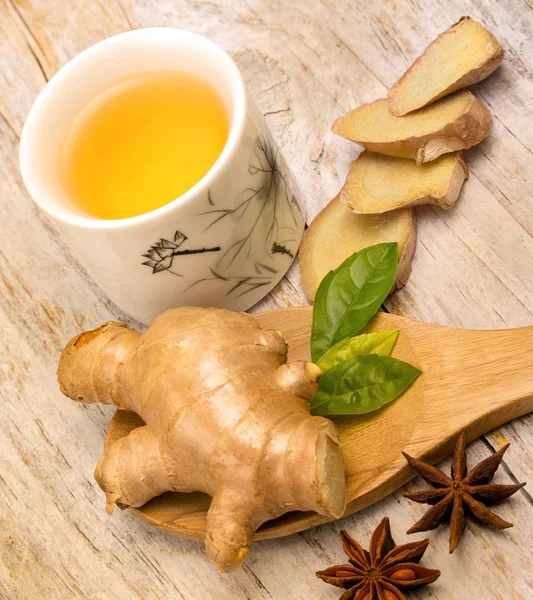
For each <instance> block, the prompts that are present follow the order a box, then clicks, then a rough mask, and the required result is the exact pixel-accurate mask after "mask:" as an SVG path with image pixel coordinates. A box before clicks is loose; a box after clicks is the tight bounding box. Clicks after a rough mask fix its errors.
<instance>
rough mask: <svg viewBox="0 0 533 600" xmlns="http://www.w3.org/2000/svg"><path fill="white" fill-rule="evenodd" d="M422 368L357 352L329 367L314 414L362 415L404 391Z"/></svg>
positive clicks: (388, 358) (393, 359)
mask: <svg viewBox="0 0 533 600" xmlns="http://www.w3.org/2000/svg"><path fill="white" fill-rule="evenodd" d="M421 372H422V371H420V370H419V369H417V368H416V367H413V366H411V365H409V364H407V363H405V362H402V361H401V360H397V359H395V358H391V357H389V356H379V355H378V354H366V355H362V356H354V357H353V358H350V359H349V360H346V361H344V362H342V363H339V364H338V365H337V366H336V367H333V369H330V370H329V371H326V372H325V373H324V375H322V377H321V378H320V381H319V382H318V390H317V393H316V394H315V397H314V398H313V400H312V402H311V414H312V415H362V414H365V413H369V412H373V411H375V410H378V409H379V408H381V407H382V406H384V405H385V404H388V403H389V402H392V400H394V399H395V398H397V397H398V396H399V395H400V394H402V393H403V392H404V391H405V390H406V389H407V388H408V387H409V386H410V385H411V383H413V381H414V380H415V379H416V378H417V377H418V376H419V375H420V374H421Z"/></svg>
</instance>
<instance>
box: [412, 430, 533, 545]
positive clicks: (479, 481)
mask: <svg viewBox="0 0 533 600" xmlns="http://www.w3.org/2000/svg"><path fill="white" fill-rule="evenodd" d="M509 445H510V444H506V445H505V446H504V447H503V448H502V449H501V450H498V452H496V453H494V454H493V455H492V456H489V458H486V459H485V460H483V461H481V462H480V463H479V464H478V465H477V466H476V467H474V468H473V469H472V470H471V471H470V473H468V475H467V472H468V470H467V464H466V443H465V432H464V431H463V432H462V433H461V434H460V435H459V438H458V439H457V444H456V446H455V450H454V453H453V459H452V473H451V477H448V476H447V475H446V474H445V473H443V472H442V471H440V470H439V469H437V468H435V467H433V466H431V465H429V464H428V463H425V462H423V461H421V460H417V459H416V458H413V457H412V456H409V455H408V454H406V453H405V452H404V453H403V455H404V456H405V458H406V459H407V460H408V462H409V464H410V465H411V466H412V467H413V469H415V470H416V471H417V473H418V474H419V475H420V476H421V477H423V478H424V479H425V480H426V481H427V482H428V483H430V484H431V485H432V486H433V487H434V488H435V489H429V490H424V491H422V492H412V493H409V494H404V497H405V498H408V499H409V500H414V502H420V503H422V504H431V505H433V506H432V507H431V508H430V509H429V510H428V512H427V513H426V514H425V515H424V516H423V517H422V518H421V519H420V521H418V522H417V523H415V524H414V525H413V526H412V527H411V529H409V531H408V532H407V533H418V532H419V531H429V530H431V529H436V528H437V527H438V526H439V525H440V524H441V523H442V522H443V521H447V520H448V518H449V519H450V554H451V553H452V552H453V551H454V550H455V549H456V548H457V546H458V544H459V540H460V539H461V536H462V534H463V531H464V528H465V515H466V514H469V515H471V516H473V517H474V518H475V519H477V520H478V521H480V522H481V523H484V524H485V525H489V526H490V527H495V528H496V529H506V528H507V527H512V526H513V525H512V523H508V522H507V521H504V520H503V519H501V518H500V517H498V516H497V515H495V514H494V513H493V512H492V511H491V510H489V509H488V508H487V506H486V505H487V504H492V503H494V502H498V501H499V500H504V499H505V498H509V496H511V495H512V494H514V493H515V492H517V491H518V490H519V489H520V488H521V487H523V486H524V485H526V484H525V483H517V484H514V485H498V484H494V483H492V484H491V483H489V482H490V481H491V479H492V478H493V477H494V474H495V473H496V471H497V469H498V467H499V466H500V463H501V461H502V458H503V455H504V454H505V451H506V450H507V448H509Z"/></svg>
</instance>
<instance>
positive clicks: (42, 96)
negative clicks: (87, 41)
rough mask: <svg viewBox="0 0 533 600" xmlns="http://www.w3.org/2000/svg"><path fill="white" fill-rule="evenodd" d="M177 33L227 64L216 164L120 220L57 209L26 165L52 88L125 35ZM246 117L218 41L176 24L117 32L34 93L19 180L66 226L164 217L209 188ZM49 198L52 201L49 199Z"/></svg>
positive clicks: (239, 85) (238, 80)
mask: <svg viewBox="0 0 533 600" xmlns="http://www.w3.org/2000/svg"><path fill="white" fill-rule="evenodd" d="M160 35H166V36H169V35H170V36H176V35H177V36H180V37H186V38H189V40H190V41H191V43H196V44H198V45H203V46H204V47H207V48H210V49H211V50H213V51H214V52H215V53H216V54H218V55H219V57H220V59H221V61H222V62H224V63H225V64H226V65H227V67H228V70H227V73H228V83H229V85H230V89H231V96H232V102H233V115H232V119H231V124H230V129H229V134H228V139H227V140H226V143H225V145H224V148H223V149H222V152H221V153H220V155H219V156H218V158H217V160H216V161H215V163H214V164H213V165H212V167H211V168H210V169H209V171H208V172H207V173H206V174H205V175H204V176H203V177H202V178H201V179H200V180H199V181H198V182H196V183H195V184H194V185H193V186H192V187H191V188H190V189H188V190H187V191H186V192H184V193H183V194H181V196H178V197H177V198H174V200H171V201H170V202H168V203H167V204H164V205H163V206H160V207H159V208H156V209H153V210H151V211H149V212H146V213H142V214H140V215H135V216H132V217H125V218H122V219H99V218H98V217H92V216H90V215H84V214H81V213H75V212H72V211H68V210H57V209H56V207H55V202H54V201H53V200H52V199H51V197H50V194H49V193H48V192H47V190H46V189H44V186H41V185H40V184H39V182H37V181H36V180H35V179H34V176H33V173H32V167H31V165H30V164H29V152H30V147H31V136H32V134H33V133H34V129H35V128H36V127H37V125H36V121H37V119H38V118H39V113H40V111H41V108H42V106H43V104H45V103H46V101H47V99H48V98H49V96H50V94H51V93H52V92H53V90H54V88H55V87H56V86H57V85H58V84H60V83H61V82H63V80H65V79H66V78H67V77H69V76H70V74H71V73H72V72H73V71H74V70H75V69H77V68H78V67H79V66H80V65H81V64H82V63H83V62H85V61H86V60H87V59H90V58H91V57H93V56H94V55H95V54H97V53H99V52H101V51H102V49H104V48H105V47H107V46H110V47H112V46H113V45H114V44H117V43H120V42H122V41H123V40H125V39H126V38H139V37H140V38H142V37H146V39H148V40H149V39H150V37H151V36H160ZM245 117H246V90H245V86H244V81H243V79H242V75H241V72H240V71H239V68H238V67H237V65H236V64H235V62H234V60H233V59H232V58H231V56H230V55H229V54H228V53H227V52H226V51H225V50H223V49H222V48H221V47H220V46H218V44H216V43H215V42H213V41H212V40H210V39H209V38H207V37H205V36H203V35H201V34H199V33H196V32H193V31H188V30H186V29H178V28H175V27H146V28H142V29H135V30H132V31H126V32H123V33H119V34H117V35H114V36H111V37H109V38H106V39H105V40H102V41H100V42H97V43H96V44H93V45H92V46H90V47H89V48H87V49H85V50H83V51H82V52H81V53H80V54H78V55H77V56H75V57H74V58H72V59H71V60H70V61H69V62H68V63H66V64H65V65H64V66H63V67H62V68H61V69H60V70H59V71H58V72H57V73H56V74H55V75H54V76H53V77H52V78H51V79H50V80H49V81H48V83H47V84H46V85H45V87H44V88H43V89H42V90H41V92H40V93H39V95H38V96H37V98H36V100H35V102H34V103H33V105H32V107H31V109H30V112H29V113H28V116H27V118H26V121H25V123H24V127H23V129H22V134H21V137H20V147H19V166H20V172H21V175H22V180H23V182H24V185H25V186H26V189H27V190H28V192H29V194H30V196H31V197H32V199H33V201H34V202H35V203H36V204H37V205H38V206H39V207H40V208H41V209H42V210H44V211H45V212H46V213H47V214H49V215H50V216H52V217H54V218H55V219H57V220H58V221H61V222H63V223H66V224H69V225H75V226H79V227H83V228H86V229H117V228H125V227H130V226H133V225H138V224H139V223H142V222H145V221H147V220H150V219H153V218H158V217H161V216H164V215H165V214H166V213H170V212H171V211H173V210H174V209H175V208H176V207H177V206H181V205H184V204H186V203H187V202H189V201H191V200H192V199H193V198H194V197H195V196H196V195H197V194H198V192H201V191H202V190H204V189H206V188H209V186H210V184H211V183H212V182H213V180H214V179H215V178H216V176H217V175H218V174H219V173H220V172H221V171H222V170H223V169H224V167H225V166H226V164H227V163H228V162H229V161H230V160H231V158H232V156H233V155H234V154H235V150H236V148H237V146H238V143H239V141H240V140H241V138H242V136H243V132H244V126H245ZM48 200H51V201H48Z"/></svg>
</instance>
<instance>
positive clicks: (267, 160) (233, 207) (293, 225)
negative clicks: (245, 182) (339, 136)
mask: <svg viewBox="0 0 533 600" xmlns="http://www.w3.org/2000/svg"><path fill="white" fill-rule="evenodd" d="M248 174H249V175H251V176H252V178H253V179H252V182H253V183H252V184H251V185H249V187H247V188H246V189H244V190H243V191H242V192H241V193H240V194H238V195H237V197H236V198H234V199H233V202H231V203H229V202H228V203H225V202H222V201H219V200H218V199H217V198H216V197H215V195H214V194H213V193H212V191H211V190H209V192H208V194H207V199H206V208H205V210H203V211H202V212H199V213H198V214H197V215H196V217H195V218H197V219H202V220H203V221H204V222H205V226H204V229H203V231H204V233H206V235H208V236H209V234H210V233H211V232H214V231H215V230H217V229H220V228H224V227H227V224H228V222H233V223H234V222H239V221H241V220H242V219H245V220H246V221H247V222H248V223H249V224H248V226H247V228H246V229H244V230H243V231H242V233H241V234H240V235H239V236H238V238H237V239H236V240H231V242H230V243H228V245H227V246H225V247H221V246H219V245H217V246H212V247H209V245H207V244H205V242H202V243H203V244H204V245H203V247H199V246H200V245H201V244H197V247H194V246H193V247H192V248H186V249H184V248H183V244H185V242H186V241H187V240H188V238H187V236H186V235H185V234H184V233H182V232H180V231H176V232H175V234H174V239H173V241H170V240H168V239H165V238H161V239H160V240H159V241H158V242H155V243H154V244H153V245H152V246H151V247H150V249H149V250H148V251H147V252H146V253H145V254H143V258H145V259H147V260H145V261H144V262H143V263H142V264H143V265H145V266H147V267H150V268H151V269H152V273H153V274H158V273H162V272H168V273H170V274H172V275H177V276H182V274H181V273H180V272H179V267H176V266H175V259H176V258H177V257H186V256H188V255H193V254H201V253H205V252H212V253H214V255H213V261H212V263H211V265H209V267H208V269H207V271H206V272H205V273H202V274H200V276H199V277H198V278H197V279H194V280H192V281H189V282H186V283H185V284H184V287H183V289H182V293H184V292H187V291H188V290H190V289H192V288H194V287H197V286H201V285H206V284H208V282H212V281H218V282H219V283H220V282H227V285H226V286H225V288H226V289H225V294H226V295H230V294H234V293H235V294H237V295H238V296H243V295H245V294H247V293H249V292H253V291H255V290H257V289H259V288H261V287H264V286H269V285H270V286H271V285H272V284H273V282H275V281H276V280H277V279H279V276H280V275H279V274H280V273H281V272H285V271H286V269H287V268H288V266H289V264H290V263H291V262H292V260H293V259H294V256H295V255H296V252H297V249H298V244H299V241H300V237H301V230H302V227H303V217H302V214H301V212H300V208H299V206H298V203H297V200H296V196H295V193H294V192H293V189H294V184H293V182H292V181H291V176H290V173H289V170H288V169H287V166H286V165H285V161H284V159H283V157H282V156H281V154H280V153H279V151H278V150H277V149H276V147H275V145H274V144H273V143H272V142H271V141H270V139H269V134H268V133H267V132H263V133H262V135H260V136H259V137H258V138H257V140H256V148H255V152H254V157H253V160H252V161H251V163H250V164H249V165H248ZM250 216H252V218H250ZM280 223H281V224H282V225H280ZM239 231H241V230H239ZM180 260H181V258H180Z"/></svg>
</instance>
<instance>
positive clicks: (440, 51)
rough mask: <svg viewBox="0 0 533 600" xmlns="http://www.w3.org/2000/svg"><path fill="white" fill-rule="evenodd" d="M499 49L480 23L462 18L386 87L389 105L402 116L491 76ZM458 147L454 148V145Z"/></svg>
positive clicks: (493, 38) (500, 55) (468, 18)
mask: <svg viewBox="0 0 533 600" xmlns="http://www.w3.org/2000/svg"><path fill="white" fill-rule="evenodd" d="M502 60H503V48H502V46H501V44H500V42H498V40H497V39H496V38H495V37H494V36H493V35H492V34H491V33H490V31H488V30H487V29H486V28H485V27H483V25H481V23H478V22H477V21H474V20H473V19H471V18H470V17H463V18H462V19H461V20H460V21H459V22H458V23H456V24H455V25H453V26H452V27H450V28H449V29H448V30H447V31H445V32H444V33H441V35H439V37H438V38H437V39H436V40H434V41H433V42H432V43H431V44H430V45H429V46H428V47H427V48H426V50H425V51H424V53H423V54H422V55H421V56H419V57H418V58H417V59H416V60H415V61H414V62H413V64H412V65H411V66H410V67H409V69H407V71H406V72H405V73H404V74H403V75H402V77H401V78H400V79H399V80H398V81H397V82H396V83H395V84H394V85H393V86H392V87H391V89H390V90H389V98H390V101H389V108H390V110H391V112H393V113H394V114H395V115H397V116H399V117H400V116H403V115H406V114H408V113H411V112H413V111H414V110H418V109H420V108H422V107H423V106H427V105H428V104H431V103H432V102H435V101H436V100H439V99H440V98H443V97H444V96H447V95H448V94H451V93H452V92H455V91H457V90H460V89H462V88H465V87H468V86H470V85H474V84H475V83H478V82H479V81H481V80H483V79H485V78H486V77H488V76H489V75H491V74H492V73H493V72H494V71H495V70H496V69H497V68H498V67H499V66H500V64H501V62H502ZM457 149H458V148H457Z"/></svg>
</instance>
